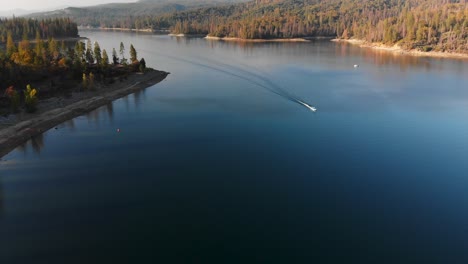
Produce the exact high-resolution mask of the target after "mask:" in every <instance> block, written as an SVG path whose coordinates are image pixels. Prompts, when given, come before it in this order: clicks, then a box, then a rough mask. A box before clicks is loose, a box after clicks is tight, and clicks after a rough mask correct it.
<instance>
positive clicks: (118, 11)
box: [27, 0, 248, 29]
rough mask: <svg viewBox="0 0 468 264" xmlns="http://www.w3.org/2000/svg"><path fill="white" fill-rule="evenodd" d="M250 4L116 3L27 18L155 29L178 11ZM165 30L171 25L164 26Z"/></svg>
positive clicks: (201, 0) (216, 0) (192, 0)
mask: <svg viewBox="0 0 468 264" xmlns="http://www.w3.org/2000/svg"><path fill="white" fill-rule="evenodd" d="M246 1H248V0H141V1H138V2H136V3H119V4H117V3H115V4H104V5H98V6H90V7H68V8H65V9H61V10H56V11H51V12H41V13H35V14H31V15H28V16H27V17H31V18H38V19H43V18H57V17H69V18H71V19H72V20H73V21H75V22H76V23H77V24H78V25H82V26H91V27H111V28H136V29H153V28H154V29H160V28H159V27H157V28H155V27H154V26H155V25H159V24H158V23H155V21H157V18H156V17H157V16H160V15H163V14H170V13H174V12H177V11H183V10H189V9H194V8H201V7H207V6H219V5H226V4H234V3H240V2H246ZM165 26H166V27H168V26H170V25H167V24H166V25H165Z"/></svg>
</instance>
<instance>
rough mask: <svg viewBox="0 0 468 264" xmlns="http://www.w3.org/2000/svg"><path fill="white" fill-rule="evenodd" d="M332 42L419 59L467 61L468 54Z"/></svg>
mask: <svg viewBox="0 0 468 264" xmlns="http://www.w3.org/2000/svg"><path fill="white" fill-rule="evenodd" d="M331 41H333V42H345V43H350V44H353V45H358V46H359V47H362V48H371V49H375V50H384V51H389V52H393V53H395V54H402V55H412V56H420V57H435V58H451V59H468V54H464V53H452V52H438V51H427V52H426V51H419V50H414V49H413V50H405V49H403V48H401V47H400V46H398V44H395V45H393V46H390V45H385V44H382V43H369V42H366V41H364V40H359V39H332V40H331Z"/></svg>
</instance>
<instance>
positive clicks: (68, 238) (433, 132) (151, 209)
mask: <svg viewBox="0 0 468 264" xmlns="http://www.w3.org/2000/svg"><path fill="white" fill-rule="evenodd" d="M82 35H84V36H88V37H90V38H91V39H92V40H94V39H97V40H99V43H100V45H101V48H106V49H107V50H108V51H109V50H112V47H113V46H114V47H116V46H115V45H118V44H119V43H120V41H123V42H124V43H125V44H126V45H127V46H129V43H133V45H134V46H135V47H136V49H137V50H138V52H139V53H138V54H139V56H143V57H145V60H146V61H147V63H148V65H151V66H153V67H155V68H159V69H164V70H167V71H169V72H171V74H170V75H169V76H168V78H167V79H166V80H165V81H163V82H161V83H159V84H158V85H156V86H154V87H151V88H149V89H146V90H143V91H141V92H139V93H136V94H133V95H130V96H127V97H125V98H122V99H120V100H117V101H115V102H113V103H112V104H109V105H106V106H103V107H101V108H99V109H97V110H96V111H93V112H91V113H89V114H87V115H84V116H81V117H78V118H75V119H73V120H70V121H68V122H65V123H64V124H61V125H59V126H58V127H57V129H52V130H50V131H48V132H46V133H44V134H43V136H42V137H39V138H36V139H34V140H31V141H29V142H28V143H27V144H25V146H24V147H22V148H18V149H16V150H15V151H13V152H12V153H10V154H9V155H7V156H5V157H4V158H3V159H2V160H1V161H0V216H1V218H0V262H1V263H154V262H162V263H174V262H184V263H187V262H189V263H190V262H195V263H211V262H212V263H246V262H247V263H314V262H317V263H466V262H467V260H468V254H467V252H466V245H468V229H467V228H466V223H468V187H467V186H468V180H467V178H466V175H467V174H466V172H467V171H468V163H467V162H466V157H468V119H467V118H466V113H468V88H467V86H466V83H468V74H467V71H468V66H467V64H466V62H464V61H460V60H441V59H435V58H420V57H407V56H401V55H393V54H389V53H384V52H371V51H370V50H367V49H360V48H358V47H354V46H350V45H342V44H337V43H331V42H323V41H313V42H311V43H240V44H239V43H232V42H216V41H207V40H203V39H195V38H194V39H184V38H179V39H178V38H171V37H168V36H154V35H147V34H129V33H117V32H94V31H86V32H83V33H82ZM117 48H118V47H117ZM354 64H359V65H360V67H359V68H357V69H356V68H354V67H353V65H354ZM275 91H276V93H275ZM278 91H284V92H285V94H286V93H287V94H292V95H294V96H296V97H298V98H300V99H301V100H304V102H308V103H310V104H311V105H314V106H316V107H317V108H318V111H317V113H315V114H314V113H311V112H310V111H308V110H307V109H306V108H304V107H302V106H301V105H298V104H297V103H294V102H292V100H289V99H288V98H286V97H284V96H281V93H280V92H278ZM39 150H40V151H39Z"/></svg>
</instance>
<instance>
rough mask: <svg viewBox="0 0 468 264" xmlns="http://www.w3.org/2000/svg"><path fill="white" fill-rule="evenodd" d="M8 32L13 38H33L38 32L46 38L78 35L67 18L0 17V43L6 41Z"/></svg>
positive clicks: (76, 29)
mask: <svg viewBox="0 0 468 264" xmlns="http://www.w3.org/2000/svg"><path fill="white" fill-rule="evenodd" d="M8 33H10V34H11V37H12V38H13V40H15V41H17V40H21V39H34V38H35V37H36V36H37V35H38V34H39V36H40V37H41V38H42V39H48V38H67V37H71V38H75V37H78V28H77V24H76V23H75V22H72V21H71V20H70V19H69V18H54V19H43V20H36V19H25V18H12V19H1V18H0V44H1V43H5V42H6V41H7V36H8Z"/></svg>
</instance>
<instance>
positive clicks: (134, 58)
mask: <svg viewBox="0 0 468 264" xmlns="http://www.w3.org/2000/svg"><path fill="white" fill-rule="evenodd" d="M130 61H131V62H132V63H135V62H138V59H137V52H136V50H135V48H134V47H133V44H130Z"/></svg>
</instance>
